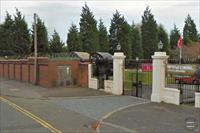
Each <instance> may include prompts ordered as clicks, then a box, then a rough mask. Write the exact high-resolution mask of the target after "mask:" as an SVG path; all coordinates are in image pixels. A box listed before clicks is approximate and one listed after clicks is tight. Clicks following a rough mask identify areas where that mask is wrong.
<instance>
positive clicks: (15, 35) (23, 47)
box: [0, 9, 31, 56]
mask: <svg viewBox="0 0 200 133" xmlns="http://www.w3.org/2000/svg"><path fill="white" fill-rule="evenodd" d="M30 43H31V42H30V34H29V30H28V25H27V23H26V21H25V18H24V16H22V14H21V12H20V11H19V10H18V9H16V14H15V15H14V19H12V17H11V15H10V14H9V13H8V12H7V13H6V18H5V22H4V23H3V24H1V25H0V47H1V48H0V55H1V56H24V55H27V54H29V53H30Z"/></svg>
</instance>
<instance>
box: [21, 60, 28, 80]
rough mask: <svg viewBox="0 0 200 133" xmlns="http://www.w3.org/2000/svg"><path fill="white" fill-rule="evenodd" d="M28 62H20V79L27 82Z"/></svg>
mask: <svg viewBox="0 0 200 133" xmlns="http://www.w3.org/2000/svg"><path fill="white" fill-rule="evenodd" d="M28 76H29V75H28V64H27V63H26V64H22V81H26V82H28Z"/></svg>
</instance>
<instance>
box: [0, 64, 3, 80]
mask: <svg viewBox="0 0 200 133" xmlns="http://www.w3.org/2000/svg"><path fill="white" fill-rule="evenodd" d="M0 77H3V64H1V62H0Z"/></svg>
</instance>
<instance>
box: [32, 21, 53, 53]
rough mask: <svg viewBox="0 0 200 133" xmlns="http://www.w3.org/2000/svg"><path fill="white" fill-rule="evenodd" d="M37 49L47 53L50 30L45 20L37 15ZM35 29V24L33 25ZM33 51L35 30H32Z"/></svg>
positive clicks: (39, 51)
mask: <svg viewBox="0 0 200 133" xmlns="http://www.w3.org/2000/svg"><path fill="white" fill-rule="evenodd" d="M36 26H37V49H38V53H39V54H46V53H48V52H49V51H50V50H49V43H48V32H47V28H46V26H45V24H44V22H43V21H42V20H41V18H39V17H37V23H36ZM33 29H34V26H33ZM32 31H33V32H32V33H33V34H32V51H34V30H32Z"/></svg>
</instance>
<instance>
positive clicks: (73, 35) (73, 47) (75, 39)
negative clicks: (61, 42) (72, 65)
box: [67, 24, 82, 52]
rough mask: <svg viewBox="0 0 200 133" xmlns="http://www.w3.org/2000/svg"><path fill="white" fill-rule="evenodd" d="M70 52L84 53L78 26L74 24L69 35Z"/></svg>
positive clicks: (68, 45)
mask: <svg viewBox="0 0 200 133" xmlns="http://www.w3.org/2000/svg"><path fill="white" fill-rule="evenodd" d="M67 47H68V51H70V52H71V51H82V47H81V44H80V36H79V33H78V29H77V27H76V25H74V24H72V26H71V27H70V29H69V33H68V35H67Z"/></svg>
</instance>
